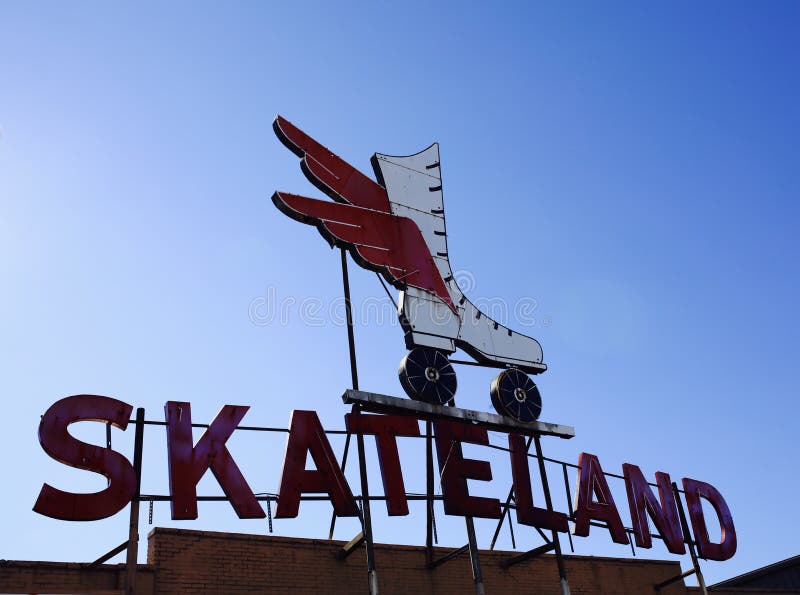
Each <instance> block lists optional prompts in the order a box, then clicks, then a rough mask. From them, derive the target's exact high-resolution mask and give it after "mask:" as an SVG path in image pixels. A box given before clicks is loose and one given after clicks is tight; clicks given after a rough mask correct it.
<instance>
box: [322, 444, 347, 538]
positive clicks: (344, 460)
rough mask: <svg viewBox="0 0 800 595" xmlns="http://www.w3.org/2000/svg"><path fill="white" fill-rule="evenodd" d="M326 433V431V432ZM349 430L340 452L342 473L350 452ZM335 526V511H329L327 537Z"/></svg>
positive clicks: (330, 535) (331, 535)
mask: <svg viewBox="0 0 800 595" xmlns="http://www.w3.org/2000/svg"><path fill="white" fill-rule="evenodd" d="M326 433H327V432H326ZM350 437H351V434H350V432H347V438H345V439H344V452H343V453H342V474H344V472H345V469H346V468H347V454H348V453H349V452H350ZM335 528H336V511H333V512H332V513H331V526H330V529H329V530H328V539H333V531H334V529H335Z"/></svg>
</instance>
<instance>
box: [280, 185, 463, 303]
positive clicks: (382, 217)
mask: <svg viewBox="0 0 800 595" xmlns="http://www.w3.org/2000/svg"><path fill="white" fill-rule="evenodd" d="M272 201H273V202H274V203H275V206H277V207H278V208H279V209H280V210H281V211H282V212H283V213H284V214H285V215H288V216H289V217H291V218H292V219H295V220H297V221H300V222H301V223H306V224H309V225H316V226H317V228H318V229H319V231H320V233H321V234H322V235H323V237H325V238H326V239H327V240H328V241H329V242H331V244H336V245H339V246H344V247H346V248H349V249H350V251H351V253H352V254H353V257H354V258H356V260H357V262H358V263H359V264H360V265H361V266H362V267H364V268H368V269H372V270H374V271H377V272H380V273H383V274H384V276H385V277H386V278H387V279H388V280H389V281H390V282H391V283H392V285H394V286H395V287H397V288H398V289H403V288H404V287H405V286H406V285H411V286H414V287H419V288H420V289H424V290H426V291H429V292H431V293H432V294H434V295H435V296H437V297H438V298H440V299H441V300H443V301H444V302H445V303H446V304H447V305H448V306H449V307H450V308H451V309H452V310H453V311H454V312H455V311H456V309H455V306H454V305H453V301H452V299H451V298H450V294H449V292H448V291H447V288H446V287H445V284H444V280H443V279H442V276H441V274H440V273H439V269H438V268H437V267H436V264H435V263H434V262H433V257H432V256H431V254H430V252H429V250H428V245H427V243H426V242H425V238H423V237H422V233H421V232H420V231H419V228H418V227H417V224H416V223H414V221H412V220H411V219H409V218H408V217H399V216H397V215H392V214H391V213H383V212H378V211H375V210H372V209H368V208H363V207H358V206H351V205H346V204H337V203H332V202H327V201H325V200H317V199H315V198H307V197H305V196H297V195H295V194H286V193H284V192H276V193H275V194H273V195H272Z"/></svg>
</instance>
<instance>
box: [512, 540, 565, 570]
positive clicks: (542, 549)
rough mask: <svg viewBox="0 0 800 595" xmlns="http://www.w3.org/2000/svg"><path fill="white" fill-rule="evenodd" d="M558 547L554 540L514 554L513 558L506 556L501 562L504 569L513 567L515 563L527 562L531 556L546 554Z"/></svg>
mask: <svg viewBox="0 0 800 595" xmlns="http://www.w3.org/2000/svg"><path fill="white" fill-rule="evenodd" d="M554 549H556V544H555V543H553V542H552V541H551V542H550V543H545V544H544V545H540V546H539V547H537V548H533V549H532V550H528V551H527V552H525V553H523V554H520V555H519V556H514V557H513V558H506V559H505V560H503V561H502V562H500V566H501V567H503V568H504V569H508V568H511V567H512V566H513V565H514V564H519V563H520V562H525V560H530V559H531V558H535V557H536V556H540V555H541V554H546V553H547V552H551V551H553V550H554Z"/></svg>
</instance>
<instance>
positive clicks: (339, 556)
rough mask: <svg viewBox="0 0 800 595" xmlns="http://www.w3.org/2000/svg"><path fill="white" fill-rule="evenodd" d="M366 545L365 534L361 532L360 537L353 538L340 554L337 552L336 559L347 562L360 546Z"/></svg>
mask: <svg viewBox="0 0 800 595" xmlns="http://www.w3.org/2000/svg"><path fill="white" fill-rule="evenodd" d="M362 543H364V532H363V531H361V532H360V533H359V534H358V535H356V536H355V537H353V539H351V540H350V541H348V542H347V543H346V544H344V545H343V546H342V549H340V550H339V551H338V552H336V559H337V560H345V559H347V557H348V556H349V555H350V554H352V553H353V552H354V551H355V550H356V548H358V546H360V545H361V544H362Z"/></svg>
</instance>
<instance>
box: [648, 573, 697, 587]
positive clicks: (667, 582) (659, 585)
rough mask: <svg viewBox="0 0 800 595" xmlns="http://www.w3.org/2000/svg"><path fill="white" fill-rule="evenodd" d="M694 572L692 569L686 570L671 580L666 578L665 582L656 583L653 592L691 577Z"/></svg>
mask: <svg viewBox="0 0 800 595" xmlns="http://www.w3.org/2000/svg"><path fill="white" fill-rule="evenodd" d="M695 572H697V571H696V570H695V569H694V568H692V569H691V570H687V571H686V572H681V573H680V574H679V575H678V576H673V577H672V578H668V579H667V580H665V581H663V582H660V583H658V584H657V585H653V590H654V591H660V590H661V589H663V588H664V587H668V586H670V585H671V584H672V583H677V582H678V581H681V580H683V579H685V578H688V577H690V576H692V575H693V574H694V573H695Z"/></svg>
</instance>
